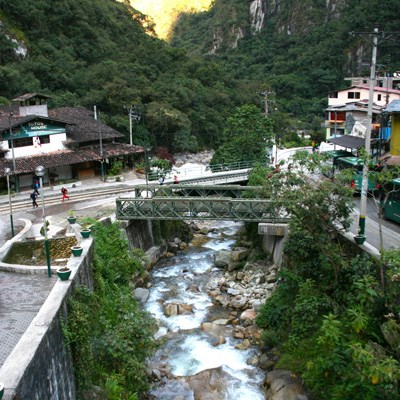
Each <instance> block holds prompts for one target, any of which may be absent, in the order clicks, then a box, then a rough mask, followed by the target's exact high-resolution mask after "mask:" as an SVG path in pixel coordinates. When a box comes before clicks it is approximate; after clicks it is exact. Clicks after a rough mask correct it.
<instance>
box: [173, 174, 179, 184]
mask: <svg viewBox="0 0 400 400" xmlns="http://www.w3.org/2000/svg"><path fill="white" fill-rule="evenodd" d="M174 183H175V184H178V183H179V179H178V177H177V176H176V175H174Z"/></svg>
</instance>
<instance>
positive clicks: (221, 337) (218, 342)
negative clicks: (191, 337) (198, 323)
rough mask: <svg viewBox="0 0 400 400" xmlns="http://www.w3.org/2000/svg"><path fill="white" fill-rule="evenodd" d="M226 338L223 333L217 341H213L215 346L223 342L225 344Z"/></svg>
mask: <svg viewBox="0 0 400 400" xmlns="http://www.w3.org/2000/svg"><path fill="white" fill-rule="evenodd" d="M225 343H226V339H225V338H224V337H223V336H222V335H221V336H220V337H219V338H218V340H217V341H216V342H214V343H213V346H214V347H217V346H220V345H221V344H225Z"/></svg>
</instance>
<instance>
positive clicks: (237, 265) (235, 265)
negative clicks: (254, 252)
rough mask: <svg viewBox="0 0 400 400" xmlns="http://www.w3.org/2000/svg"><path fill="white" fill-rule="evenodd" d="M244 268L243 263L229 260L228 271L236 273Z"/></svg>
mask: <svg viewBox="0 0 400 400" xmlns="http://www.w3.org/2000/svg"><path fill="white" fill-rule="evenodd" d="M241 266H242V263H241V262H240V261H234V260H232V259H230V260H229V262H228V271H229V272H231V271H234V270H236V269H239V268H240V267H241Z"/></svg>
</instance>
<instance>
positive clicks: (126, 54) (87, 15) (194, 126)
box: [0, 0, 400, 151]
mask: <svg viewBox="0 0 400 400" xmlns="http://www.w3.org/2000/svg"><path fill="white" fill-rule="evenodd" d="M396 5H397V3H396V1H395V0H389V1H386V2H382V3H379V2H378V1H376V0H368V1H365V0H364V1H362V0H352V1H347V0H340V1H339V0H336V1H335V0H330V1H328V2H325V1H323V2H322V1H320V0H306V1H300V0H292V1H286V2H276V1H273V0H252V1H249V2H246V1H242V0H240V1H239V0H215V1H214V3H213V5H212V7H211V8H210V10H209V11H204V12H201V13H195V14H193V13H190V14H184V15H182V16H181V17H180V19H179V23H178V24H177V25H176V26H175V30H174V32H173V33H172V35H173V36H172V46H171V45H169V44H168V43H166V42H164V41H162V40H160V39H157V38H156V37H155V33H154V24H153V22H152V21H151V20H149V18H147V17H146V16H145V15H143V14H142V13H140V12H139V11H137V10H135V9H133V8H132V7H131V6H130V1H129V0H124V1H123V2H117V1H115V0H96V1H95V2H93V1H90V0H63V1H61V0H53V1H51V0H36V1H29V0H13V1H8V0H0V102H1V103H7V102H8V101H9V100H10V99H12V98H13V97H16V96H18V95H20V94H22V93H25V92H41V93H43V94H47V95H50V96H51V97H52V101H51V104H50V105H51V106H73V105H81V106H85V107H87V108H92V107H93V106H94V105H97V107H98V108H99V109H100V112H101V117H102V119H103V120H104V121H105V122H106V123H108V124H110V125H112V126H113V127H114V128H116V129H117V130H119V131H121V132H123V133H125V134H126V135H127V136H128V130H129V118H128V108H130V107H131V106H132V105H134V106H136V109H137V110H138V112H139V114H140V121H139V123H135V124H134V141H135V143H137V144H144V143H146V142H147V143H149V142H151V143H152V144H155V143H157V144H158V145H164V146H167V147H169V148H170V149H171V150H173V151H184V150H190V151H196V150H199V149H201V148H204V147H216V146H218V145H219V144H220V143H221V137H222V135H221V132H222V131H223V128H224V121H225V120H226V117H228V116H230V115H233V114H234V112H235V110H236V107H237V106H242V105H246V104H254V105H256V106H257V107H259V109H260V112H261V111H262V110H263V108H264V103H263V101H264V100H265V97H264V96H265V94H268V105H269V109H270V119H271V121H272V122H273V130H274V133H275V134H278V135H281V137H282V136H284V135H288V136H290V135H292V136H296V131H297V130H298V129H305V130H308V131H312V132H313V134H314V135H315V134H317V133H318V132H321V122H322V120H323V115H324V108H325V106H326V98H327V94H328V92H329V91H330V90H334V89H338V88H339V87H341V86H343V85H344V84H345V83H344V81H343V78H344V77H345V76H348V75H351V74H353V75H368V73H369V63H370V58H371V56H370V54H371V53H370V50H371V49H370V45H369V43H368V41H367V40H365V39H363V38H361V37H360V36H355V37H353V36H351V35H349V32H350V31H372V30H373V27H374V24H375V22H379V23H380V29H381V30H383V31H385V32H390V31H396V29H397V27H398V26H400V21H399V19H400V18H399V17H398V13H396V11H395V10H396ZM399 39H400V37H399V36H396V35H393V36H392V38H391V40H387V41H386V40H382V41H380V44H379V49H378V63H379V68H378V70H379V73H385V72H393V71H396V70H399V69H400V50H399V46H398V42H399Z"/></svg>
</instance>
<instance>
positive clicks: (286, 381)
mask: <svg viewBox="0 0 400 400" xmlns="http://www.w3.org/2000/svg"><path fill="white" fill-rule="evenodd" d="M265 386H266V387H267V388H268V390H267V393H266V396H265V398H266V399H267V400H307V399H308V398H307V396H306V394H305V390H304V388H303V386H302V384H301V380H300V378H299V377H298V375H296V374H294V373H293V372H291V371H287V370H283V369H277V370H274V371H271V372H269V373H268V374H267V377H266V379H265Z"/></svg>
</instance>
